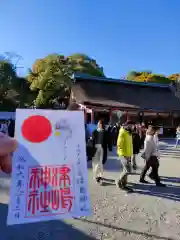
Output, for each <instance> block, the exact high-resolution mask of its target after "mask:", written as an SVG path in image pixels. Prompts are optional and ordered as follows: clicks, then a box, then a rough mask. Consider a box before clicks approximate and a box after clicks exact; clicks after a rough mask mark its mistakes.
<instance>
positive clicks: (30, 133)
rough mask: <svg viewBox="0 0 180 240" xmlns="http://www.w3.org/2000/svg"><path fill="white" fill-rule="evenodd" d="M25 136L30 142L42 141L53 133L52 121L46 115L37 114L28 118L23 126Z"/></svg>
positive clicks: (22, 130)
mask: <svg viewBox="0 0 180 240" xmlns="http://www.w3.org/2000/svg"><path fill="white" fill-rule="evenodd" d="M21 132H22V135H23V137H24V138H25V139H26V140H28V141H29V142H33V143H40V142H43V141H45V140H46V139H48V137H49V136H50V135H51V133H52V126H51V123H50V121H49V120H48V119H47V118H45V117H44V116H40V115H36V116H31V117H29V118H27V119H26V120H25V121H24V122H23V124H22V128H21Z"/></svg>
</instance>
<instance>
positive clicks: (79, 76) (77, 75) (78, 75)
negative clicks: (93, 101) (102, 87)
mask: <svg viewBox="0 0 180 240" xmlns="http://www.w3.org/2000/svg"><path fill="white" fill-rule="evenodd" d="M73 78H74V79H76V80H77V79H82V80H83V79H84V80H93V81H102V82H112V83H121V84H127V85H137V86H146V87H156V88H169V89H171V85H170V84H162V83H147V82H135V81H131V80H127V79H114V78H107V77H96V76H90V75H88V74H84V73H75V74H74V76H73Z"/></svg>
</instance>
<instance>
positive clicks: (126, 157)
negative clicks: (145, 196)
mask: <svg viewBox="0 0 180 240" xmlns="http://www.w3.org/2000/svg"><path fill="white" fill-rule="evenodd" d="M134 127H135V124H134V123H133V122H132V121H127V122H126V123H125V124H124V126H123V127H121V129H120V130H119V135H118V139H117V154H118V157H119V159H120V161H121V164H122V167H123V171H122V172H121V174H120V176H119V178H118V179H117V181H116V185H117V186H118V187H119V188H121V189H123V190H127V191H132V189H131V188H129V187H128V186H127V176H128V174H129V173H130V172H131V157H132V155H133V140H132V132H133V129H134Z"/></svg>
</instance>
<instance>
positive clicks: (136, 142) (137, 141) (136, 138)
mask: <svg viewBox="0 0 180 240" xmlns="http://www.w3.org/2000/svg"><path fill="white" fill-rule="evenodd" d="M132 139H133V156H132V167H133V169H134V170H136V169H137V164H136V155H137V154H139V152H140V150H141V138H140V135H139V133H138V131H137V128H136V127H135V128H134V131H133V133H132Z"/></svg>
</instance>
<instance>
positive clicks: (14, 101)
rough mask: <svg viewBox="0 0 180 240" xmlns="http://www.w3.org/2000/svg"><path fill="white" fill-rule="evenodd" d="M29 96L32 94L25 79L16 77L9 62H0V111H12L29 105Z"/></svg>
mask: <svg viewBox="0 0 180 240" xmlns="http://www.w3.org/2000/svg"><path fill="white" fill-rule="evenodd" d="M29 95H32V93H31V91H30V89H29V86H28V82H27V81H26V79H24V78H19V77H18V76H17V74H16V68H15V66H14V65H13V64H12V63H11V62H9V61H7V60H0V110H4V111H6V110H7V111H13V110H15V108H16V107H25V106H26V104H27V106H29V105H31V103H32V100H30V102H29Z"/></svg>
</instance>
